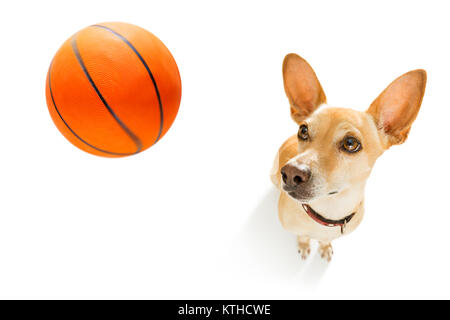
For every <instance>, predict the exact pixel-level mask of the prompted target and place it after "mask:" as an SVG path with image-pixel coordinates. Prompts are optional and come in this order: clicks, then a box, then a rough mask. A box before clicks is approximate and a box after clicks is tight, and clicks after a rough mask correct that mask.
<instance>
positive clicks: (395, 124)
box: [367, 69, 427, 146]
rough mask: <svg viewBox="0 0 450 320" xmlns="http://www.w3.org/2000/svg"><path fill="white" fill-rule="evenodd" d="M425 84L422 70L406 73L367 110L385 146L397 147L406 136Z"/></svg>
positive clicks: (414, 117) (425, 76)
mask: <svg viewBox="0 0 450 320" xmlns="http://www.w3.org/2000/svg"><path fill="white" fill-rule="evenodd" d="M426 82H427V74H426V72H425V70H421V69H419V70H413V71H410V72H407V73H405V74H404V75H402V76H400V77H398V78H397V79H395V80H394V81H393V82H392V83H391V84H390V85H389V86H388V87H387V88H386V89H384V91H383V92H382V93H381V94H380V95H379V96H378V98H376V99H375V101H374V102H372V104H371V105H370V107H369V109H368V110H367V112H368V113H369V114H370V115H372V117H373V119H374V120H375V124H376V125H377V127H378V129H379V130H381V131H382V132H383V133H384V134H386V135H387V138H388V142H389V146H391V145H393V144H401V143H403V142H405V140H406V138H407V137H408V133H409V130H410V129H411V125H412V123H413V122H414V120H415V119H416V117H417V113H418V112H419V109H420V105H421V103H422V99H423V95H424V93H425V85H426Z"/></svg>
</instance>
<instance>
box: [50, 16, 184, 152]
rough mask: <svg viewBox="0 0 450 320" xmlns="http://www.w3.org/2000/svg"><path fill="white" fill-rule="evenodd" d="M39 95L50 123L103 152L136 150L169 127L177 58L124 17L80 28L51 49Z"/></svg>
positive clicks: (177, 92)
mask: <svg viewBox="0 0 450 320" xmlns="http://www.w3.org/2000/svg"><path fill="white" fill-rule="evenodd" d="M46 82H47V84H46V96H47V105H48V110H49V112H50V115H51V117H52V119H53V122H54V123H55V125H56V127H57V128H58V129H59V131H61V133H62V134H63V135H64V136H65V137H66V138H67V140H69V141H70V142H71V143H72V144H74V145H75V146H77V147H78V148H80V149H82V150H84V151H86V152H89V153H92V154H95V155H99V156H104V157H122V156H128V155H132V154H136V153H139V152H141V151H143V150H145V149H147V148H149V147H150V146H152V145H153V144H155V143H156V142H157V141H158V140H160V139H161V138H162V137H163V136H164V134H165V133H166V132H167V130H169V128H170V126H171V125H172V123H173V121H174V120H175V117H176V115H177V112H178V107H179V105H180V100H181V80H180V74H179V72H178V67H177V64H176V62H175V60H174V58H173V57H172V55H171V54H170V52H169V50H168V49H167V48H166V47H165V46H164V44H163V43H162V42H161V41H160V40H159V39H158V38H157V37H155V36H154V35H153V34H151V33H150V32H148V31H146V30H144V29H142V28H140V27H137V26H134V25H132V24H128V23H121V22H108V23H101V24H97V25H92V26H90V27H87V28H85V29H83V30H81V31H80V32H78V33H76V34H75V35H74V36H72V37H71V38H70V39H68V40H67V41H66V42H65V43H64V44H63V45H62V47H61V48H60V49H59V50H58V52H57V53H56V55H55V57H54V58H53V61H52V63H51V65H50V69H49V71H48V74H47V81H46Z"/></svg>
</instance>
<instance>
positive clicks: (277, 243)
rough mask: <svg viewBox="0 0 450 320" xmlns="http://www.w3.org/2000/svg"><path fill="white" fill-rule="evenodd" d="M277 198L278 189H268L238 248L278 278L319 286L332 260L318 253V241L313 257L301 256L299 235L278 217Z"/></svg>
mask: <svg viewBox="0 0 450 320" xmlns="http://www.w3.org/2000/svg"><path fill="white" fill-rule="evenodd" d="M278 197H279V191H278V190H276V189H275V188H270V190H268V191H267V192H266V194H265V195H264V196H263V197H262V199H261V200H260V202H259V204H258V205H257V206H256V208H255V209H254V210H253V211H252V213H251V215H250V218H249V220H248V222H247V223H246V224H245V226H244V227H243V229H242V230H241V232H240V234H239V236H238V239H237V241H236V245H235V247H239V250H241V251H242V253H243V255H241V256H243V257H245V259H249V260H252V262H253V263H255V264H256V265H257V266H258V268H260V269H265V271H266V272H267V273H270V274H271V275H273V276H275V277H281V278H284V279H285V280H288V281H289V280H292V281H295V282H297V281H298V282H299V284H301V285H302V286H306V287H312V288H313V287H316V286H317V284H318V283H319V281H320V279H321V278H322V276H323V275H324V274H325V272H326V270H327V268H328V265H329V263H328V262H326V261H325V260H323V259H322V258H321V257H320V255H319V254H318V253H317V245H316V243H312V247H311V255H310V257H309V258H308V259H307V260H302V259H301V257H300V254H299V253H298V252H297V243H296V236H295V235H293V234H291V233H289V232H288V231H286V230H284V229H283V228H282V226H281V224H280V222H279V220H278Z"/></svg>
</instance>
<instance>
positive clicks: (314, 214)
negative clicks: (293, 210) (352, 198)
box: [302, 203, 355, 227]
mask: <svg viewBox="0 0 450 320" xmlns="http://www.w3.org/2000/svg"><path fill="white" fill-rule="evenodd" d="M302 207H303V209H304V210H305V212H306V213H307V214H308V216H310V217H311V218H312V219H313V220H314V221H316V222H317V223H319V224H321V225H324V226H327V227H337V226H341V227H342V226H345V225H346V224H347V223H348V222H349V221H350V220H351V219H352V218H353V216H354V215H355V212H353V213H352V214H350V215H348V216H346V217H345V218H342V219H340V220H332V219H328V218H325V217H324V216H322V215H320V214H319V213H317V212H316V211H315V210H314V209H313V208H311V207H310V206H309V205H307V204H306V203H302Z"/></svg>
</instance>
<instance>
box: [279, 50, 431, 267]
mask: <svg viewBox="0 0 450 320" xmlns="http://www.w3.org/2000/svg"><path fill="white" fill-rule="evenodd" d="M283 79H284V88H285V91H286V95H287V97H288V99H289V103H290V109H291V117H292V119H294V121H295V122H296V123H297V124H298V125H299V131H298V134H296V135H294V136H292V137H290V138H289V139H288V140H286V142H284V144H283V145H282V146H281V148H280V149H279V151H278V153H277V156H276V158H275V162H274V167H273V169H272V172H271V179H272V181H273V183H274V184H275V185H276V186H277V187H278V188H279V189H280V191H281V195H280V199H279V204H278V211H279V213H278V214H279V218H280V221H281V224H282V225H283V227H284V228H285V229H287V230H288V231H291V232H293V233H295V234H296V235H297V240H298V248H299V252H300V253H301V255H302V258H303V259H306V257H307V256H308V255H309V253H310V244H309V243H310V239H316V240H319V250H320V253H321V256H322V257H323V258H325V259H327V260H328V261H330V260H331V257H332V255H333V250H332V247H331V241H332V240H334V239H336V238H338V237H340V236H342V235H343V234H348V233H350V232H352V231H353V230H354V229H355V228H356V227H357V226H358V225H359V223H360V222H361V220H362V218H363V214H364V187H365V184H366V180H367V178H368V177H369V174H370V172H371V170H372V167H373V165H374V163H375V160H376V159H377V158H378V157H379V156H380V155H381V154H382V153H383V152H384V151H385V150H387V149H388V148H389V147H390V146H391V145H394V144H401V143H403V142H404V141H405V140H406V138H407V136H408V133H409V130H410V128H411V125H412V123H413V121H414V119H415V118H416V116H417V113H418V112H419V108H420V105H421V103H422V98H423V95H424V92H425V84H426V73H425V71H424V70H414V71H410V72H408V73H405V74H404V75H402V76H401V77H399V78H397V79H396V80H394V82H392V83H391V84H390V85H389V86H388V87H387V88H386V89H385V90H384V91H383V92H382V93H381V94H380V95H379V96H378V98H377V99H375V101H374V102H373V103H372V104H371V105H370V107H369V109H368V110H367V111H366V112H359V111H355V110H351V109H342V108H330V107H326V108H325V103H326V97H325V93H324V92H323V89H322V86H321V85H320V82H319V80H318V79H317V77H316V74H315V73H314V71H313V69H312V68H311V66H310V65H309V64H308V63H307V62H306V61H305V60H304V59H302V58H301V57H299V56H298V55H296V54H288V55H287V56H286V58H285V59H284V62H283ZM319 107H320V108H319Z"/></svg>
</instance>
